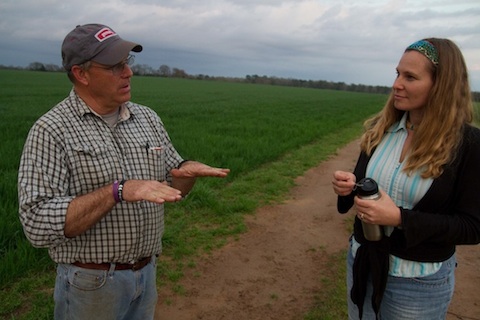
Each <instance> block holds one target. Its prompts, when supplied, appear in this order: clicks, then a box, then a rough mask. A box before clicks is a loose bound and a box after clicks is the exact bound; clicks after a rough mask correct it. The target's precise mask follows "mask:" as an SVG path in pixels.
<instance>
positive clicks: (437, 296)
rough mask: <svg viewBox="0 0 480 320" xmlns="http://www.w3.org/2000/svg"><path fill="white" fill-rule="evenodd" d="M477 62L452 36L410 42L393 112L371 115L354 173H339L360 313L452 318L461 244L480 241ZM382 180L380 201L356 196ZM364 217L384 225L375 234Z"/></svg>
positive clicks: (353, 294)
mask: <svg viewBox="0 0 480 320" xmlns="http://www.w3.org/2000/svg"><path fill="white" fill-rule="evenodd" d="M472 120H473V105H472V99H471V92H470V86H469V82H468V74H467V68H466V65H465V61H464V59H463V56H462V53H461V52H460V50H459V48H458V47H457V46H456V45H455V44H454V43H453V42H452V41H450V40H448V39H437V38H429V39H423V40H420V41H417V42H415V43H413V44H412V45H410V46H409V47H407V49H406V50H405V52H404V54H403V56H402V57H401V59H400V62H399V64H398V66H397V78H396V79H395V82H394V84H393V90H392V93H391V94H390V96H389V99H388V101H387V103H386V105H385V107H384V108H383V110H382V111H381V112H380V113H379V114H377V115H376V116H374V117H373V118H371V119H369V120H367V121H366V122H365V133H364V134H363V136H362V139H361V145H360V146H361V153H360V156H359V159H358V162H357V165H356V167H355V170H354V172H353V173H350V172H345V171H336V172H335V173H334V174H333V180H332V182H333V189H334V191H335V193H336V194H338V211H339V212H340V213H345V212H347V211H348V210H349V209H350V208H351V207H352V206H353V205H355V209H356V218H355V223H354V235H353V236H352V238H351V241H350V242H351V246H350V251H349V254H348V270H347V273H348V275H347V284H348V290H349V299H348V300H349V301H348V312H349V318H350V319H358V318H362V316H363V318H364V319H375V318H380V319H444V318H445V316H446V313H447V309H448V305H449V303H450V301H451V298H452V295H453V290H454V279H455V278H454V269H455V265H456V261H455V246H456V245H460V244H477V243H479V242H480V194H479V193H478V181H480V130H479V129H477V128H474V127H472V126H471V125H470V123H471V122H472ZM364 177H370V178H373V179H374V180H375V181H377V183H378V185H379V187H380V194H381V197H380V199H378V200H377V201H373V200H365V199H360V198H359V197H356V196H355V195H356V192H355V189H356V186H357V185H356V183H357V181H359V180H360V179H362V178H364ZM362 221H363V222H364V223H370V224H375V225H381V226H383V227H382V232H383V238H382V239H381V240H379V241H368V240H366V239H365V237H364V236H363V229H362Z"/></svg>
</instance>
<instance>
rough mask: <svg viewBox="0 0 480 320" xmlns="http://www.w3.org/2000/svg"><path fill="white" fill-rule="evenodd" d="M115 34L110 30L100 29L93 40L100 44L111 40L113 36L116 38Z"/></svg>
mask: <svg viewBox="0 0 480 320" xmlns="http://www.w3.org/2000/svg"><path fill="white" fill-rule="evenodd" d="M116 35H117V34H116V33H115V32H114V31H113V30H112V29H110V28H103V29H101V30H100V31H98V32H97V33H96V34H95V38H96V39H97V40H98V41H100V42H102V41H105V40H107V39H108V38H111V37H113V36H116Z"/></svg>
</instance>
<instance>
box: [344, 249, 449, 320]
mask: <svg viewBox="0 0 480 320" xmlns="http://www.w3.org/2000/svg"><path fill="white" fill-rule="evenodd" d="M353 261H354V257H353V255H352V252H351V250H350V251H349V252H348V257H347V295H348V297H347V300H348V319H350V320H356V319H359V317H358V308H357V306H356V305H355V304H354V303H353V301H352V300H351V299H350V290H351V289H352V284H353V277H352V266H353ZM455 266H456V259H455V255H453V256H452V257H450V258H449V259H448V260H446V261H445V262H444V263H443V264H442V267H441V268H440V270H439V271H438V272H436V273H435V274H433V275H430V276H426V277H421V278H401V277H393V276H388V280H387V287H386V289H385V293H384V295H383V300H382V304H381V306H380V312H379V318H380V319H387V320H390V319H395V320H414V319H415V320H417V319H428V320H437V319H445V317H446V315H447V310H448V305H449V304H450V301H451V300H452V296H453V290H454V287H455ZM371 297H372V284H371V282H370V281H369V284H368V286H367V294H366V296H365V302H364V305H363V318H362V319H364V320H370V319H375V312H374V311H373V308H372V300H371Z"/></svg>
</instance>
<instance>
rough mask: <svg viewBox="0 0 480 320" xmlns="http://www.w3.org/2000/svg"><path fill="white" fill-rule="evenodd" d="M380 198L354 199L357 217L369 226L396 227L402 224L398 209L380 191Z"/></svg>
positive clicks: (383, 192) (390, 199) (388, 197)
mask: <svg viewBox="0 0 480 320" xmlns="http://www.w3.org/2000/svg"><path fill="white" fill-rule="evenodd" d="M379 192H380V195H381V196H380V198H379V199H377V200H366V199H361V198H359V197H355V199H354V201H355V206H356V209H357V217H358V218H359V219H360V220H362V221H364V222H366V223H371V224H378V225H382V226H393V227H398V226H400V225H401V224H402V219H401V214H400V208H399V207H397V205H396V204H395V203H394V202H393V200H392V198H390V196H389V195H388V194H386V193H385V191H383V190H380V191H379Z"/></svg>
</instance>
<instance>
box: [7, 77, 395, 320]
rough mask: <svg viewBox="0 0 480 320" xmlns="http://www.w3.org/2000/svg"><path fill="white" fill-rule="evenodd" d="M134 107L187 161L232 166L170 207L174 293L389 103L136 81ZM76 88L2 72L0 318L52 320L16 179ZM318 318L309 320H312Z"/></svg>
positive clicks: (47, 282)
mask: <svg viewBox="0 0 480 320" xmlns="http://www.w3.org/2000/svg"><path fill="white" fill-rule="evenodd" d="M132 86H133V97H132V100H133V101H135V102H137V103H141V104H145V105H148V106H150V107H151V108H152V109H154V110H155V111H157V112H158V114H159V115H160V116H161V118H162V120H163V122H164V123H165V125H166V128H167V130H168V132H169V134H170V137H171V138H172V140H173V143H174V145H175V146H176V148H177V150H178V151H179V152H180V154H182V156H183V157H184V158H187V159H195V160H199V161H202V162H206V163H208V164H211V165H214V166H221V167H228V168H230V169H231V174H230V175H229V177H228V178H227V179H208V178H206V179H203V180H199V181H198V183H197V185H196V186H195V188H194V190H193V191H192V193H191V194H190V196H189V197H188V198H187V200H186V201H183V202H181V203H179V204H174V205H171V204H168V205H167V209H166V210H167V215H166V233H165V237H164V254H163V256H162V257H161V258H160V261H159V268H158V279H159V282H158V283H159V285H169V286H172V288H173V289H174V290H178V292H179V294H181V291H182V290H181V288H179V287H178V286H176V284H175V282H176V281H177V280H178V279H179V278H181V277H182V270H184V268H186V267H194V258H195V256H197V255H199V254H202V253H204V252H208V251H210V250H214V249H215V248H217V247H220V246H222V245H223V244H224V243H225V242H226V241H227V240H228V239H229V238H231V237H235V235H237V234H239V233H241V232H244V231H245V225H244V223H243V217H244V215H245V214H252V213H253V212H254V210H255V209H256V208H258V207H259V206H261V205H263V204H266V203H270V202H274V201H279V200H280V199H281V198H282V196H284V195H285V193H286V192H288V190H289V189H290V188H291V187H292V186H293V184H294V182H293V181H294V179H295V177H297V176H299V175H301V174H303V173H304V172H305V171H306V170H307V169H309V168H311V167H313V166H315V165H317V164H318V163H319V162H321V161H323V160H325V159H326V158H327V157H328V156H329V155H331V154H333V153H335V151H336V150H337V149H338V148H339V147H341V146H342V145H344V144H346V143H347V142H349V141H350V140H352V139H353V138H355V137H358V135H359V134H360V132H361V124H362V122H363V120H364V119H366V118H367V117H368V116H370V115H372V114H373V113H375V112H377V111H378V110H380V108H381V107H382V106H383V103H384V102H385V100H386V97H385V96H384V95H375V94H365V93H352V92H345V91H328V90H318V89H306V88H292V87H280V86H268V85H254V84H239V83H227V82H213V81H198V80H183V79H165V78H153V77H134V78H133V79H132ZM70 89H71V84H70V82H69V81H68V79H67V77H66V75H65V74H62V73H43V72H28V71H7V70H0V117H1V121H0V132H1V134H4V135H5V136H4V137H3V138H2V143H1V145H0V152H1V158H0V175H1V177H2V179H1V180H0V199H1V200H2V201H1V203H0V219H1V221H2V223H1V224H0V288H1V289H2V292H1V293H0V301H2V303H1V304H0V318H5V319H48V318H49V317H50V316H49V315H50V314H51V310H52V306H53V301H52V297H51V296H52V290H51V289H52V288H53V282H54V276H53V269H54V265H53V263H52V262H51V261H50V259H49V258H48V255H47V253H46V251H45V250H44V249H35V248H33V247H31V245H30V244H29V243H28V242H27V241H26V239H25V237H24V235H23V231H22V229H21V225H20V223H19V220H18V203H17V191H16V190H17V189H16V178H17V169H18V164H19V158H20V154H21V150H22V147H23V143H24V140H25V137H26V135H27V133H28V130H29V128H30V127H31V125H32V124H33V122H34V121H35V120H36V119H37V118H38V117H39V116H40V115H41V114H43V113H45V112H46V111H47V110H48V109H50V108H51V107H52V106H53V105H55V104H56V103H57V102H59V101H60V100H62V99H63V98H64V97H65V96H66V95H67V94H68V92H69V90H70ZM311 319H313V318H311Z"/></svg>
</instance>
